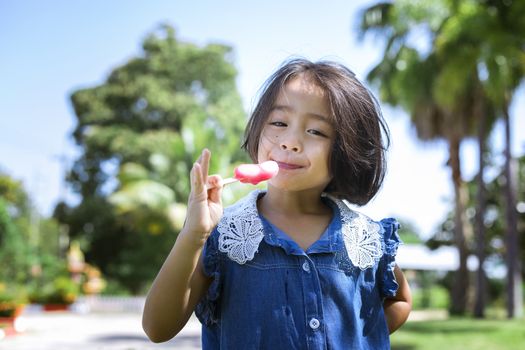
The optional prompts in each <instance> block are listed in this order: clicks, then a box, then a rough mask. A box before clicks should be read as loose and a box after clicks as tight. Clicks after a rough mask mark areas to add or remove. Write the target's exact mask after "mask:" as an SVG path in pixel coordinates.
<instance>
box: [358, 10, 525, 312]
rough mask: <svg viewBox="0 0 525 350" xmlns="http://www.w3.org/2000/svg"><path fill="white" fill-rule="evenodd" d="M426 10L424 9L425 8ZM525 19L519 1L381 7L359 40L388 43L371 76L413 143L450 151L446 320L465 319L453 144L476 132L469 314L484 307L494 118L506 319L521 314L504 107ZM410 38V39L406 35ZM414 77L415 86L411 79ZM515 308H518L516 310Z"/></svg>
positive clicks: (514, 79) (460, 198)
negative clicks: (501, 138) (488, 153)
mask: <svg viewBox="0 0 525 350" xmlns="http://www.w3.org/2000/svg"><path fill="white" fill-rule="evenodd" d="M429 6H430V7H429ZM524 14H525V3H524V2H523V1H508V2H499V1H491V0H486V1H481V2H478V1H463V2H457V1H446V0H444V1H441V2H433V3H432V4H429V3H422V2H419V3H416V2H410V3H407V2H404V1H400V2H396V3H395V5H394V4H391V3H379V4H377V5H374V6H372V7H370V8H368V9H366V10H365V11H364V13H363V20H362V22H361V23H362V25H361V29H362V33H365V32H370V31H376V32H379V33H381V34H383V35H386V37H387V45H386V48H385V53H384V56H383V60H382V61H381V63H379V64H378V65H377V66H376V67H375V68H374V69H373V70H372V71H371V72H370V74H369V77H368V78H369V79H370V80H371V81H373V82H379V83H380V87H381V95H382V97H383V99H385V100H386V101H387V102H388V103H391V104H394V105H402V106H403V107H404V108H405V109H407V110H408V111H410V113H411V116H412V121H413V122H414V125H415V127H416V130H417V132H418V136H419V137H420V138H422V139H425V138H426V136H425V135H427V136H428V135H430V138H432V137H441V138H445V139H447V141H448V144H449V152H450V162H449V165H450V166H451V168H452V177H453V182H454V189H455V197H456V208H455V222H456V225H455V226H456V228H455V238H456V239H455V240H456V245H457V246H458V249H459V251H460V267H459V271H458V274H457V277H458V279H457V280H456V282H457V283H455V286H454V290H453V293H452V294H453V299H452V300H453V302H455V303H456V305H454V304H453V305H452V308H451V309H452V310H451V311H452V312H457V313H462V311H464V303H463V301H464V298H463V296H464V295H465V294H462V293H461V291H460V290H463V291H465V290H466V288H465V287H467V286H468V284H467V283H466V281H467V271H466V254H467V245H466V242H465V238H468V236H469V234H468V233H467V232H469V228H468V225H467V220H466V219H465V218H464V214H465V212H464V210H463V208H464V205H465V203H466V197H465V196H464V193H465V192H464V191H463V188H464V187H463V183H462V180H461V173H460V172H459V169H460V167H459V155H458V154H459V144H460V142H461V140H462V139H463V138H464V137H465V136H469V135H471V134H472V133H473V132H474V130H475V129H476V128H475V127H474V126H475V125H474V124H475V123H476V122H477V124H478V127H477V135H478V143H479V165H480V168H479V169H480V170H479V173H478V181H477V182H478V195H477V210H476V243H477V247H476V248H477V249H476V252H477V255H478V258H479V262H480V264H479V268H478V274H477V280H476V281H477V283H476V287H477V288H476V290H477V296H476V303H475V309H474V313H475V315H476V316H478V317H483V314H484V307H485V298H484V295H485V289H486V284H485V274H484V270H483V262H484V257H485V233H484V230H485V227H484V212H485V198H484V192H485V190H484V188H485V184H484V182H483V173H484V153H485V143H486V135H487V134H488V131H489V130H491V129H492V126H493V124H494V121H495V118H496V117H497V116H502V117H503V119H504V121H505V123H506V140H507V141H506V143H507V146H506V151H505V155H506V166H505V169H506V174H507V195H506V196H507V217H508V220H507V222H508V224H507V226H508V239H507V247H508V249H507V250H508V254H507V260H508V267H509V281H508V295H509V297H508V303H507V304H508V305H507V309H508V314H509V317H512V316H511V314H513V313H515V312H516V310H522V308H521V306H520V305H521V290H519V289H518V288H519V287H520V286H521V272H520V265H519V259H518V257H517V253H516V247H518V240H517V234H516V210H515V198H513V194H514V193H515V189H514V188H513V181H512V176H511V168H510V165H509V164H510V160H511V155H510V129H509V121H508V120H509V113H508V110H509V105H510V102H511V98H512V95H513V92H514V91H515V90H516V88H517V86H518V85H519V83H520V81H521V80H522V79H523V72H524V70H525V68H524V66H525V59H524V56H525V54H524V50H523V48H524V47H525V43H524V39H523V38H525V35H524V34H525V28H524V24H523V21H522V18H523V15H524ZM421 24H425V26H426V28H427V30H428V32H429V34H430V41H431V45H430V47H431V49H430V50H429V51H430V53H429V54H428V55H427V56H426V57H424V56H423V55H421V54H420V53H419V54H418V52H414V51H415V50H414V49H410V48H409V47H408V45H407V39H408V38H409V37H410V36H411V34H412V33H413V31H414V29H413V28H416V29H415V30H416V31H419V33H421V29H420V28H421ZM412 37H414V35H413V34H412ZM414 75H415V77H416V78H415V79H414ZM516 303H518V304H519V305H516Z"/></svg>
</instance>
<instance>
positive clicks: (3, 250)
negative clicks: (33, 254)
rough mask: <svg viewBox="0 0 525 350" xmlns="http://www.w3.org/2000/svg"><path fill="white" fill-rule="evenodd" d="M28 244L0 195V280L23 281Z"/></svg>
mask: <svg viewBox="0 0 525 350" xmlns="http://www.w3.org/2000/svg"><path fill="white" fill-rule="evenodd" d="M29 254H30V251H29V245H28V243H27V241H26V240H24V238H23V236H22V235H21V234H20V232H19V231H18V228H17V226H16V225H15V223H14V222H13V220H12V218H11V216H10V215H9V213H8V206H7V203H6V201H5V200H4V199H3V198H1V197H0V266H2V268H1V269H0V281H9V282H14V283H24V282H25V281H26V280H27V278H28V273H29V268H30V262H29V260H28V256H29Z"/></svg>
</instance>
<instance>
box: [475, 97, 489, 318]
mask: <svg viewBox="0 0 525 350" xmlns="http://www.w3.org/2000/svg"><path fill="white" fill-rule="evenodd" d="M479 103H480V107H481V108H480V110H479V117H480V118H479V124H478V146H479V149H478V152H479V154H478V162H479V172H478V176H477V198H476V255H477V257H478V270H477V272H476V301H475V303H474V317H476V318H484V317H485V305H486V295H487V291H486V289H487V287H486V286H487V282H486V275H485V267H484V263H485V210H486V199H485V197H486V195H485V192H486V189H485V181H484V179H483V177H484V173H485V134H486V122H487V115H486V110H485V108H484V103H482V102H479Z"/></svg>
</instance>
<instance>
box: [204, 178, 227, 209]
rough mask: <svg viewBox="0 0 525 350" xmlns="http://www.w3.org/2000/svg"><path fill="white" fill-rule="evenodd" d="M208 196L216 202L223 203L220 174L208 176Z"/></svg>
mask: <svg viewBox="0 0 525 350" xmlns="http://www.w3.org/2000/svg"><path fill="white" fill-rule="evenodd" d="M207 182H208V198H209V199H210V201H212V202H214V203H218V204H221V202H222V200H221V196H222V189H223V188H224V186H223V185H222V178H221V176H220V175H211V176H208V181H207Z"/></svg>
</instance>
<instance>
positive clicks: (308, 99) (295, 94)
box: [258, 74, 335, 191]
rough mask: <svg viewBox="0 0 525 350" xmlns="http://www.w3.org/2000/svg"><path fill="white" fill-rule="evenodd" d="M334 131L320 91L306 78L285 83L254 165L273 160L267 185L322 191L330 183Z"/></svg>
mask: <svg viewBox="0 0 525 350" xmlns="http://www.w3.org/2000/svg"><path fill="white" fill-rule="evenodd" d="M334 139H335V130H334V126H333V124H332V118H331V109H330V105H329V103H328V98H327V96H326V93H325V92H324V90H323V89H321V88H320V87H319V86H317V85H316V84H315V83H314V81H313V80H311V79H309V77H308V75H306V74H300V75H298V76H297V77H294V78H292V79H291V80H290V81H288V82H287V83H286V84H285V85H284V87H283V89H282V90H281V92H280V93H279V95H278V96H277V99H276V100H275V102H274V105H273V107H272V109H271V110H270V114H269V116H268V119H267V121H266V124H265V126H264V128H263V130H262V134H261V138H260V141H259V150H258V161H259V163H260V162H263V161H267V160H274V161H276V162H277V163H278V164H279V173H278V174H277V176H275V177H274V178H272V179H271V180H270V185H272V186H274V187H277V188H281V189H283V190H287V191H301V190H318V191H323V190H324V188H325V187H326V185H328V183H329V182H330V180H331V179H332V175H331V174H330V171H329V159H330V152H331V149H332V144H333V142H334Z"/></svg>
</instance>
